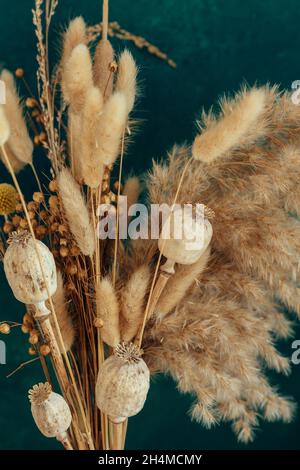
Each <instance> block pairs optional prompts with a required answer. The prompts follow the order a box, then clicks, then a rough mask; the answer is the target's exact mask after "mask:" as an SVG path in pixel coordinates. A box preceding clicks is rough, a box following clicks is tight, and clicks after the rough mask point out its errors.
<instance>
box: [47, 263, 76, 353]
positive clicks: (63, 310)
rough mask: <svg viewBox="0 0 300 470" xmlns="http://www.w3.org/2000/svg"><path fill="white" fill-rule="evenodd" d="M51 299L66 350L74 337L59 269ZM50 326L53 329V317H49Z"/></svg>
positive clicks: (70, 345) (70, 346)
mask: <svg viewBox="0 0 300 470" xmlns="http://www.w3.org/2000/svg"><path fill="white" fill-rule="evenodd" d="M52 301H53V304H54V308H55V313H56V315H57V321H58V324H59V328H60V332H61V335H62V338H63V340H64V345H65V349H66V351H69V350H70V349H71V348H72V345H73V343H74V339H75V329H74V325H73V321H72V317H71V314H70V312H69V311H68V306H67V303H66V298H65V290H64V283H63V278H62V275H61V272H60V271H57V289H56V292H55V294H54V295H53V297H52ZM50 321H51V324H52V328H53V329H54V331H55V324H54V321H53V319H51V317H50Z"/></svg>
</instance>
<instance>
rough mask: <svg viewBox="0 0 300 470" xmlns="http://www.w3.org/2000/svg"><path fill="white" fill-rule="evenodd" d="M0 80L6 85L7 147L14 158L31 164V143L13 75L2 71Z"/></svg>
mask: <svg viewBox="0 0 300 470" xmlns="http://www.w3.org/2000/svg"><path fill="white" fill-rule="evenodd" d="M0 79H1V80H3V81H4V83H5V85H6V103H5V108H4V109H5V115H6V118H7V120H8V123H9V127H10V136H9V139H8V145H9V147H10V149H11V151H12V153H13V154H14V155H15V157H16V158H17V159H18V160H20V161H21V162H23V163H24V164H25V165H26V164H31V163H32V153H33V143H32V140H31V139H30V137H29V134H28V130H27V126H26V123H25V120H24V116H23V107H22V105H21V103H20V97H19V95H18V92H17V89H16V86H15V81H14V78H13V75H12V74H11V73H10V72H8V70H3V71H2V73H1V76H0Z"/></svg>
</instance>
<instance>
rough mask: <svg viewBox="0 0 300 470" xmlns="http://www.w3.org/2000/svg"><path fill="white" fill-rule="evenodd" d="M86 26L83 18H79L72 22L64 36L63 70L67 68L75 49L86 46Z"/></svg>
mask: <svg viewBox="0 0 300 470" xmlns="http://www.w3.org/2000/svg"><path fill="white" fill-rule="evenodd" d="M86 43H87V36H86V24H85V22H84V19H83V18H82V16H78V17H77V18H74V19H73V20H72V21H70V24H69V26H68V28H67V29H66V31H65V32H64V34H63V52H62V59H61V65H62V68H64V67H65V66H66V63H67V61H68V60H69V58H70V56H71V53H72V51H73V49H74V48H75V47H76V46H78V45H79V44H86Z"/></svg>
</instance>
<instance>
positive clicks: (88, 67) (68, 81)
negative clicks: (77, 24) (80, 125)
mask: <svg viewBox="0 0 300 470" xmlns="http://www.w3.org/2000/svg"><path fill="white" fill-rule="evenodd" d="M92 86H93V73H92V59H91V55H90V51H89V49H88V47H87V46H86V45H85V44H78V46H76V47H75V48H74V49H73V50H72V52H71V55H70V58H69V59H68V60H67V62H66V64H65V67H64V68H63V70H62V91H63V95H64V99H65V101H66V103H67V104H69V105H70V106H71V108H72V110H73V111H74V112H79V111H80V110H81V109H82V108H83V105H84V100H85V97H86V93H87V91H88V90H89V89H90V88H91V87H92Z"/></svg>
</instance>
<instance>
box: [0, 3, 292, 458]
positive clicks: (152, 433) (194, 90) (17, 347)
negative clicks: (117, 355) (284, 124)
mask: <svg viewBox="0 0 300 470" xmlns="http://www.w3.org/2000/svg"><path fill="white" fill-rule="evenodd" d="M100 3H101V2H100V0H60V6H59V8H58V12H57V16H56V19H55V22H54V34H52V40H53V45H54V48H55V49H56V51H57V49H58V44H59V32H60V31H61V24H66V23H67V21H68V20H69V19H70V18H72V17H74V16H76V15H78V14H82V15H83V16H84V17H85V19H86V20H87V22H88V23H96V22H97V21H99V16H100ZM110 3H111V19H112V20H117V21H119V23H120V24H121V25H122V26H123V27H124V28H126V29H128V30H129V31H131V32H133V33H136V34H138V35H142V36H144V37H146V38H147V39H148V40H150V41H152V42H153V43H154V44H156V45H158V46H160V47H161V48H162V49H163V50H164V51H166V52H167V53H168V54H169V55H170V56H171V57H172V58H173V59H174V60H176V62H177V63H178V68H177V69H176V70H175V71H174V70H173V69H171V68H169V67H168V66H166V65H165V64H164V63H163V62H161V61H159V60H157V59H155V58H154V57H152V56H150V55H148V54H147V53H146V52H141V51H139V50H137V49H135V48H134V49H133V53H134V56H135V58H136V60H137V62H138V64H139V65H140V80H141V85H142V96H141V98H140V100H139V104H138V106H137V112H136V115H137V117H139V118H141V119H142V120H143V124H142V125H141V127H140V130H139V132H138V134H137V135H136V137H135V143H134V144H133V145H132V146H131V149H130V152H129V154H128V156H127V157H126V162H125V169H126V171H130V170H131V169H132V168H134V169H135V171H136V172H143V171H144V170H145V169H147V168H149V166H150V164H151V159H152V158H153V157H154V158H157V157H161V156H163V155H164V154H165V152H166V150H168V148H170V146H171V145H172V144H173V143H174V142H177V143H180V142H183V141H185V140H191V139H192V137H193V135H194V133H195V127H194V119H195V118H196V117H197V115H198V113H199V110H200V109H201V107H202V106H205V107H206V108H207V107H210V106H211V105H212V104H213V103H214V102H215V100H216V99H217V97H218V96H219V95H220V94H221V93H223V92H225V91H230V92H231V91H233V90H236V89H237V88H238V87H239V85H240V84H241V83H242V82H243V81H247V82H248V83H250V84H253V83H255V82H258V83H265V82H268V81H270V82H271V83H280V84H282V86H283V87H288V88H289V87H290V86H291V82H292V81H293V80H296V79H300V65H299V52H298V51H299V46H300V28H299V17H300V4H299V1H298V0H264V1H261V0H223V1H222V0H151V1H150V0H111V2H110ZM32 6H33V0H14V1H12V0H0V64H1V65H5V66H6V67H8V68H10V69H15V68H16V67H17V66H22V67H23V68H24V69H25V70H26V75H27V77H28V81H29V83H30V84H34V79H35V67H36V64H35V38H34V33H33V26H32V22H31V8H32ZM115 46H116V49H117V50H121V49H122V47H123V45H122V44H121V43H119V42H118V43H116V44H115ZM53 57H55V54H54V55H53ZM36 161H38V157H37V160H36ZM39 165H40V166H44V165H45V163H44V162H40V163H39ZM0 172H1V181H3V180H4V179H7V178H8V177H7V174H6V172H5V170H4V169H3V167H2V166H1V168H0ZM21 179H22V181H24V182H25V181H26V194H28V195H29V194H30V193H32V191H33V188H34V181H33V178H32V175H31V173H30V171H29V170H26V169H25V170H24V173H22V178H21ZM22 314H23V306H22V305H20V304H18V303H17V302H16V301H15V300H14V299H13V296H12V294H11V292H10V291H9V289H8V287H7V285H6V283H5V281H4V279H3V276H2V273H1V281H0V319H14V320H20V319H21V316H22ZM294 338H297V332H296V333H295V336H294ZM298 338H300V330H299V329H298ZM1 339H4V340H5V341H6V343H7V365H6V366H3V365H0V449H20V448H21V449H24V448H27V449H38V448H40V449H46V448H49V449H50V448H58V445H57V444H56V443H55V442H54V441H53V440H49V439H48V440H47V439H46V438H44V437H43V436H41V435H40V434H39V432H38V431H37V429H36V427H35V425H34V424H33V422H32V418H31V415H30V410H29V406H28V401H27V390H28V388H29V387H30V386H31V385H32V384H33V383H35V382H37V381H39V380H40V379H41V378H42V375H41V372H40V367H39V366H38V365H35V364H33V365H31V366H27V368H25V369H24V370H22V371H20V372H19V373H18V374H16V375H15V376H13V377H12V378H10V379H6V378H5V375H6V374H7V373H9V371H11V370H13V369H14V368H15V367H16V366H17V365H18V364H19V363H21V362H22V361H24V360H27V359H28V356H27V353H26V350H27V342H26V338H25V337H24V336H23V335H22V334H21V333H20V332H17V331H14V332H13V333H12V334H11V335H10V336H8V337H3V336H2V337H1ZM291 342H292V340H291V341H290V342H288V343H287V344H286V345H284V346H283V347H282V348H283V350H284V351H285V353H286V354H287V355H291V353H292V349H291ZM299 372H300V365H299V366H298V367H296V366H294V367H293V373H292V376H291V377H289V378H282V377H277V376H275V375H274V377H272V380H273V381H274V383H276V382H278V381H279V382H280V385H281V389H282V391H283V392H284V393H285V394H287V395H293V396H294V397H295V398H296V400H297V401H298V402H300V390H299V388H300V377H299ZM190 403H191V399H190V397H187V396H181V395H179V394H178V393H177V391H176V388H175V385H174V383H173V382H172V381H171V380H169V379H166V378H164V377H159V378H156V379H155V380H154V381H153V384H152V388H151V392H150V396H149V399H148V401H147V404H146V406H145V408H144V410H143V412H142V413H141V414H140V415H139V416H137V417H135V418H133V419H131V421H130V426H129V433H128V448H132V449H133V448H140V449H155V448H156V449H233V448H246V447H245V446H238V445H237V443H236V441H235V438H234V436H233V434H232V433H231V430H230V427H229V426H228V425H225V426H221V427H219V428H216V429H215V430H212V431H206V430H204V429H202V428H201V427H200V426H199V425H197V424H195V423H191V421H190V419H189V417H188V416H187V415H186V411H187V410H188V408H189V406H190ZM299 423H300V421H299V417H298V418H297V419H296V420H295V421H294V423H293V424H290V425H282V424H272V425H271V424H265V425H263V426H262V428H261V429H260V430H258V432H257V438H256V440H255V442H254V443H253V444H251V445H250V446H248V447H249V448H251V449H296V448H298V449H299V448H300V444H299V437H298V432H299Z"/></svg>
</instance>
